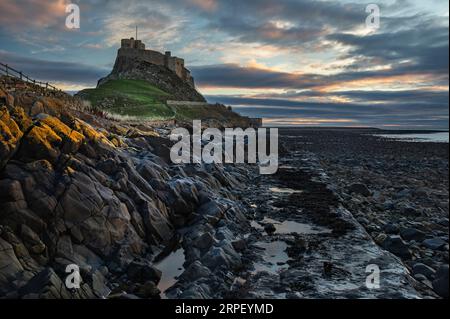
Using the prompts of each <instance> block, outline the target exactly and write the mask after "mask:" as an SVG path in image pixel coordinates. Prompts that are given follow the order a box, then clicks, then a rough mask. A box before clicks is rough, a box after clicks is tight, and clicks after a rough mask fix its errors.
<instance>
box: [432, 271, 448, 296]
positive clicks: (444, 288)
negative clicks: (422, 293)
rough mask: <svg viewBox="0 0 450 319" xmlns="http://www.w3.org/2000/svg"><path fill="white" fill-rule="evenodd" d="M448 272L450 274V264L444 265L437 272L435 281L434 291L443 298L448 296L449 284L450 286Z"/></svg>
mask: <svg viewBox="0 0 450 319" xmlns="http://www.w3.org/2000/svg"><path fill="white" fill-rule="evenodd" d="M448 274H449V268H448V265H443V266H441V267H440V268H439V269H438V271H437V272H436V279H435V280H434V281H433V289H434V291H435V292H436V293H437V294H438V295H439V296H441V297H442V298H448V286H449V277H448Z"/></svg>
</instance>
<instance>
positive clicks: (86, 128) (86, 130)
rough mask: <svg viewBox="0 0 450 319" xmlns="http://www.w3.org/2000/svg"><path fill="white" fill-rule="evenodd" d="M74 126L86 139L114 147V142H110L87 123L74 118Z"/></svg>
mask: <svg viewBox="0 0 450 319" xmlns="http://www.w3.org/2000/svg"><path fill="white" fill-rule="evenodd" d="M74 127H75V129H76V130H77V131H78V132H81V133H83V135H84V136H85V137H86V139H87V140H89V141H92V142H97V143H103V144H106V145H108V146H110V147H113V148H115V146H114V144H113V143H111V142H110V141H109V140H108V139H107V138H106V136H105V135H104V134H103V133H101V132H98V131H96V130H95V129H94V128H93V127H92V126H90V125H89V124H88V123H86V122H84V121H81V120H79V119H77V120H75V124H74Z"/></svg>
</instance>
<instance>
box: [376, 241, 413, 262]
mask: <svg viewBox="0 0 450 319" xmlns="http://www.w3.org/2000/svg"><path fill="white" fill-rule="evenodd" d="M382 246H383V248H384V249H386V250H387V251H389V252H391V253H393V254H394V255H396V256H398V257H400V258H403V259H410V258H411V256H412V255H411V251H410V250H409V248H408V245H406V243H405V242H404V241H403V240H402V239H401V238H400V236H387V237H386V238H385V240H384V241H383V244H382Z"/></svg>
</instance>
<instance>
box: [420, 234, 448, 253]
mask: <svg viewBox="0 0 450 319" xmlns="http://www.w3.org/2000/svg"><path fill="white" fill-rule="evenodd" d="M446 244H447V243H446V242H445V241H444V240H443V239H441V238H437V237H436V238H430V239H425V240H424V241H423V242H422V245H424V246H425V247H427V248H430V249H432V250H440V249H442V248H443V247H444V246H445V245H446Z"/></svg>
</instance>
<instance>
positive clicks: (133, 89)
mask: <svg viewBox="0 0 450 319" xmlns="http://www.w3.org/2000/svg"><path fill="white" fill-rule="evenodd" d="M77 95H78V96H81V97H82V98H83V99H85V100H88V101H89V102H90V103H91V104H92V106H94V107H97V108H100V109H103V110H105V111H107V112H109V113H111V114H117V115H121V116H132V117H138V118H148V119H168V118H173V117H174V115H175V113H174V112H173V111H172V110H171V109H170V108H169V107H168V106H167V105H166V103H165V101H166V100H167V99H168V98H170V95H169V94H168V93H166V92H164V91H162V90H160V89H158V88H156V87H155V86H153V85H151V84H150V83H148V82H146V81H143V80H110V81H108V82H106V83H104V84H102V85H101V86H99V87H98V88H95V89H86V90H83V91H80V92H79V93H78V94H77Z"/></svg>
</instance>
